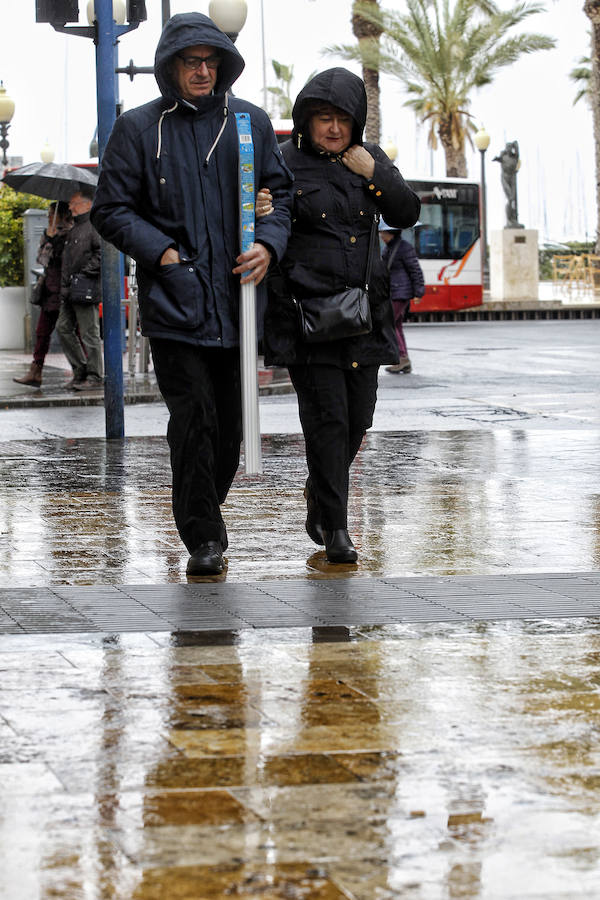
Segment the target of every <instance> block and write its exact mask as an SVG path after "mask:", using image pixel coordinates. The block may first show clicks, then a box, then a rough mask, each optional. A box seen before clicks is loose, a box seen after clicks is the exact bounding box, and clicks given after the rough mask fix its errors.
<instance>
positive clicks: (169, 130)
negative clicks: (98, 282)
mask: <svg viewBox="0 0 600 900" xmlns="http://www.w3.org/2000/svg"><path fill="white" fill-rule="evenodd" d="M243 68H244V60H243V59H242V57H241V56H240V54H239V52H238V50H237V49H236V47H235V45H234V44H233V43H232V41H231V40H230V39H229V38H228V37H227V36H226V35H225V34H224V33H223V32H222V31H220V29H219V28H217V26H216V25H215V24H214V22H212V21H211V19H209V18H208V17H207V16H204V15H202V14H201V13H193V12H192V13H183V14H180V15H175V16H173V17H172V18H171V19H169V21H168V22H167V23H166V25H165V26H164V28H163V31H162V35H161V37H160V40H159V42H158V46H157V49H156V57H155V66H154V71H155V75H156V80H157V82H158V86H159V88H160V91H161V94H162V96H161V97H160V98H159V99H157V100H154V101H151V102H150V103H147V104H145V105H144V106H141V107H138V108H137V109H132V110H128V111H127V112H125V113H123V114H122V115H121V116H119V118H118V119H117V121H116V122H115V125H114V127H113V131H112V134H111V136H110V138H109V141H108V144H107V147H106V150H105V152H104V155H103V158H102V165H101V172H100V178H99V183H98V191H97V193H96V197H95V200H94V205H93V207H92V222H93V224H94V225H95V226H96V228H97V229H98V231H99V232H100V234H101V235H102V237H104V238H105V239H106V240H107V241H109V242H110V243H112V244H114V245H115V246H116V247H117V248H118V249H119V250H121V251H122V252H123V253H126V254H128V255H129V256H131V257H132V258H133V259H135V260H136V263H137V276H138V290H139V304H140V319H141V328H142V333H143V334H144V335H147V336H148V337H149V339H150V347H151V350H152V358H153V362H154V371H155V374H156V378H157V381H158V386H159V388H160V391H161V393H162V395H163V397H164V399H165V402H166V404H167V407H168V409H169V412H170V419H169V425H168V432H167V439H168V442H169V446H170V450H171V468H172V471H173V488H172V499H173V514H174V517H175V523H176V525H177V529H178V531H179V534H180V536H181V539H182V541H183V543H184V544H185V546H186V547H187V549H188V551H189V553H190V558H189V561H188V564H187V574H188V575H192V576H197V575H219V574H221V573H222V572H223V570H224V567H225V561H224V557H223V553H224V551H225V549H226V548H227V545H228V538H227V530H226V528H225V523H224V521H223V517H222V513H221V505H222V504H223V503H224V501H225V499H226V497H227V494H228V491H229V488H230V486H231V484H232V482H233V478H234V476H235V473H236V471H237V468H238V464H239V458H240V445H241V439H242V427H241V426H242V421H241V420H242V404H241V391H240V352H239V294H240V276H241V277H242V278H243V279H244V280H246V281H252V282H254V284H255V285H257V286H258V285H260V284H261V282H262V281H263V279H264V276H265V274H266V272H267V269H268V267H269V265H270V263H271V260H272V259H274V260H278V259H280V258H281V256H282V255H283V252H284V250H285V246H286V243H287V239H288V236H289V231H290V206H291V184H292V177H291V174H290V172H289V170H288V169H287V167H286V166H285V164H284V162H283V159H282V157H281V153H280V152H279V148H278V145H277V139H276V137H275V133H274V131H273V128H272V126H271V123H270V120H269V118H268V116H267V115H266V113H265V112H264V111H263V110H261V109H259V108H258V107H256V106H253V105H252V104H250V103H247V102H246V101H244V100H241V99H239V98H237V97H233V96H231V95H230V93H229V92H230V88H231V85H232V84H233V83H234V82H235V81H236V79H237V78H238V77H239V75H240V74H241V72H242V70H243ZM242 113H244V114H249V115H250V119H251V140H252V143H253V147H254V163H253V168H254V171H253V175H254V185H255V188H256V189H257V188H259V187H261V186H268V187H269V188H270V191H271V197H272V201H273V202H272V205H273V211H272V212H271V213H270V214H268V215H264V216H262V217H261V218H259V219H258V220H257V222H256V226H255V237H254V244H253V246H252V247H251V249H249V250H247V251H246V252H244V253H240V234H239V233H240V201H239V157H240V143H241V138H240V136H239V135H238V128H237V127H236V115H241V114H242ZM248 138H250V135H248ZM254 201H255V197H254V195H249V196H248V198H247V201H245V202H247V203H248V204H253V203H254ZM266 211H267V210H265V212H266ZM257 293H258V314H259V315H258V326H259V328H258V336H259V337H260V331H261V326H262V308H263V307H264V303H265V297H264V295H263V291H262V289H261V290H259V291H258V292H257Z"/></svg>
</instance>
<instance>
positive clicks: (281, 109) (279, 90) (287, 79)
mask: <svg viewBox="0 0 600 900" xmlns="http://www.w3.org/2000/svg"><path fill="white" fill-rule="evenodd" d="M271 65H272V66H273V71H274V72H275V75H276V77H277V81H278V82H279V84H278V85H277V86H275V87H268V88H267V90H268V91H269V92H270V93H271V94H274V95H275V97H276V103H277V112H278V113H279V116H280V118H282V119H291V118H292V108H293V106H294V101H293V100H292V97H291V94H290V90H291V85H292V80H293V78H294V67H293V66H286V65H285V64H284V63H280V62H277V60H276V59H272V60H271Z"/></svg>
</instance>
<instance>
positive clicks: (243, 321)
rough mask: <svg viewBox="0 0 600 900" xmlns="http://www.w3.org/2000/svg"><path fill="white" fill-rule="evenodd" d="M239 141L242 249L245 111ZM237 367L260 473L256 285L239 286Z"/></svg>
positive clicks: (250, 185)
mask: <svg viewBox="0 0 600 900" xmlns="http://www.w3.org/2000/svg"><path fill="white" fill-rule="evenodd" d="M235 118H236V123H237V129H238V137H239V144H240V177H239V185H240V245H241V250H242V253H245V252H246V250H249V249H250V248H251V247H252V244H253V243H254V194H255V184H254V147H253V144H252V129H251V124H250V116H249V114H248V113H236V116H235ZM240 370H241V378H242V427H243V433H244V466H245V471H246V474H247V475H260V474H261V472H262V458H261V447H260V418H259V411H258V352H257V337H256V288H255V286H254V282H247V283H243V282H242V284H241V286H240Z"/></svg>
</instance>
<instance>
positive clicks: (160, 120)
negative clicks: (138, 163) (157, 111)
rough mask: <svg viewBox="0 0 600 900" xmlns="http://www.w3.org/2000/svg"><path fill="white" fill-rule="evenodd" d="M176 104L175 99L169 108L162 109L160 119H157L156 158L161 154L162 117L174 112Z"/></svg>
mask: <svg viewBox="0 0 600 900" xmlns="http://www.w3.org/2000/svg"><path fill="white" fill-rule="evenodd" d="M178 106H179V104H178V103H177V101H175V104H174V105H173V106H172V107H171V108H170V109H165V110H164V112H163V113H162V114H161V117H160V119H159V120H158V146H157V148H156V158H157V159H160V154H161V151H162V123H163V119H164V117H165V116H166V115H167V113H171V112H175V110H176V109H177V107H178Z"/></svg>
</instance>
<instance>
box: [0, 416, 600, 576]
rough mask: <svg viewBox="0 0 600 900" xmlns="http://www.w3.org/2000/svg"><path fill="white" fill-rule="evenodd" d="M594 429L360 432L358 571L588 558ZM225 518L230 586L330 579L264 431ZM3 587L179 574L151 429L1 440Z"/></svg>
mask: <svg viewBox="0 0 600 900" xmlns="http://www.w3.org/2000/svg"><path fill="white" fill-rule="evenodd" d="M599 452H600V439H599V437H598V434H597V433H596V432H595V431H594V430H591V429H590V430H572V431H568V432H556V431H552V432H533V431H531V432H525V431H518V430H511V431H509V430H502V429H499V430H496V431H493V430H492V431H476V432H475V431H474V432H465V431H460V432H430V433H389V432H386V433H373V434H369V435H368V436H367V438H366V440H365V443H364V446H363V449H362V450H361V452H360V453H359V456H358V457H357V459H356V461H355V465H354V467H353V470H352V483H351V499H350V522H349V529H350V533H351V535H352V537H353V539H354V541H355V543H356V545H357V547H358V549H359V554H360V562H359V566H358V567H348V572H344V573H343V574H349V575H351V574H352V573H353V571H354V572H355V573H356V574H359V575H361V574H362V575H376V576H380V575H382V574H385V575H413V574H414V575H419V574H431V575H444V574H446V575H453V574H473V573H477V574H483V573H492V572H502V571H507V570H508V569H510V570H511V571H532V570H539V569H545V570H546V571H574V570H577V569H582V568H583V569H593V568H598V566H599V564H600V494H599V492H598V479H597V459H598V454H599ZM263 456H264V466H265V474H264V475H263V476H262V477H247V476H245V475H244V474H243V472H242V471H241V470H240V473H239V474H238V476H237V478H236V480H235V482H234V485H233V488H232V490H231V493H230V496H229V498H228V500H227V503H226V504H225V506H224V515H225V518H226V521H227V526H228V530H229V543H230V547H229V550H228V551H227V558H228V571H227V576H226V578H227V581H250V580H252V581H256V580H261V579H268V578H290V577H295V578H297V577H305V576H306V575H307V574H308V575H309V576H312V577H317V578H326V577H328V576H334V577H339V575H340V574H342V571H341V569H342V568H344V567H339V566H331V565H329V564H328V563H327V561H326V560H325V558H324V554H323V551H322V550H318V549H317V548H316V547H315V545H314V544H312V543H311V542H310V540H309V538H308V536H307V535H306V533H305V531H304V519H305V516H306V510H305V506H304V500H303V497H302V486H303V483H304V479H305V477H306V469H305V462H304V456H303V444H302V441H301V439H300V438H298V437H297V436H293V435H292V436H269V437H264V438H263ZM0 474H1V476H2V477H1V480H0V548H1V549H2V555H1V556H0V585H8V586H13V587H16V586H34V585H41V584H48V583H55V584H62V583H68V584H95V583H104V584H119V583H128V584H140V583H144V582H162V583H164V582H177V581H181V580H182V579H183V577H184V575H183V573H184V571H185V563H186V560H187V554H186V551H185V549H184V548H183V547H182V545H181V542H180V540H179V537H178V535H177V532H176V530H175V527H174V525H173V521H172V516H171V500H170V469H169V462H168V450H167V446H166V442H165V440H164V439H163V438H130V439H128V440H127V441H124V442H119V441H109V442H106V441H104V440H102V439H78V440H56V441H51V440H46V441H36V442H25V441H24V442H12V443H10V444H4V445H2V448H1V452H0Z"/></svg>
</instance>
